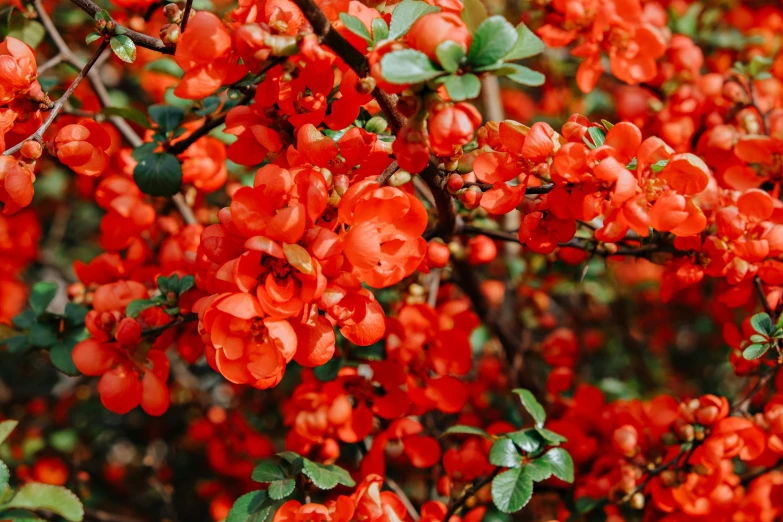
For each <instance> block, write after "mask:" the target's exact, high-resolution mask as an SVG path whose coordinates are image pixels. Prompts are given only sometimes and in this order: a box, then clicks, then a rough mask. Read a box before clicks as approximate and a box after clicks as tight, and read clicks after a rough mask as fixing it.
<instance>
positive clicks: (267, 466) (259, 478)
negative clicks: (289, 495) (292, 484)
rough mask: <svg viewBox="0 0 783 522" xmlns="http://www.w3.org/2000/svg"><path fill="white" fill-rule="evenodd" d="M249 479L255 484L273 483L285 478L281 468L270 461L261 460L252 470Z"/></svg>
mask: <svg viewBox="0 0 783 522" xmlns="http://www.w3.org/2000/svg"><path fill="white" fill-rule="evenodd" d="M251 478H252V479H253V480H255V481H256V482H274V481H276V480H283V479H285V478H287V477H286V474H285V470H284V469H283V467H282V466H280V465H279V464H276V463H275V462H273V461H271V460H262V461H261V462H259V463H258V464H257V465H256V467H255V468H253V474H252V475H251Z"/></svg>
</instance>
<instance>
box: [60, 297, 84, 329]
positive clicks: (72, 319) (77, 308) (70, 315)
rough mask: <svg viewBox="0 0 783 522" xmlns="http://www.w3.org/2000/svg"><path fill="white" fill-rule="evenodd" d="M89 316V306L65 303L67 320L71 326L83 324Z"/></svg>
mask: <svg viewBox="0 0 783 522" xmlns="http://www.w3.org/2000/svg"><path fill="white" fill-rule="evenodd" d="M86 316H87V308H85V307H83V306H82V305H77V304H75V303H68V304H66V305H65V321H66V322H67V323H68V325H69V326H81V325H83V324H84V318H85V317H86Z"/></svg>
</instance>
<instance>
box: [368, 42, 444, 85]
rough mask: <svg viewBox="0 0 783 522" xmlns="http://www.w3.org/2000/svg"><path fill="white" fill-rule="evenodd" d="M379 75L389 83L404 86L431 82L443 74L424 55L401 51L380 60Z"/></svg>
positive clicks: (406, 50) (409, 50) (407, 50)
mask: <svg viewBox="0 0 783 522" xmlns="http://www.w3.org/2000/svg"><path fill="white" fill-rule="evenodd" d="M381 74H382V75H383V78H384V79H385V80H386V81H388V82H390V83H398V84H405V83H419V82H424V81H427V80H431V79H433V78H435V77H437V76H440V75H441V74H443V71H441V70H439V69H438V68H437V67H435V64H433V63H432V62H431V61H430V59H429V58H427V55H426V54H424V53H420V52H419V51H414V50H413V49H403V50H401V51H393V52H391V53H388V54H385V55H384V56H383V58H381Z"/></svg>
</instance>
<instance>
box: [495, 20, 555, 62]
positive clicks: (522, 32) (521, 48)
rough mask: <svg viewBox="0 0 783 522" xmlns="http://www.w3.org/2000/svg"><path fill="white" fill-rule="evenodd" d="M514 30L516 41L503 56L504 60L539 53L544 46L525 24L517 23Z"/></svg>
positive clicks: (518, 58) (519, 58) (517, 58)
mask: <svg viewBox="0 0 783 522" xmlns="http://www.w3.org/2000/svg"><path fill="white" fill-rule="evenodd" d="M516 31H517V41H516V43H515V44H514V47H513V48H512V49H511V51H509V52H508V54H507V55H505V56H504V57H503V59H504V60H506V61H513V60H521V59H523V58H530V57H531V56H535V55H537V54H539V53H541V51H543V50H544V48H545V47H546V46H545V45H544V42H542V41H541V38H539V37H538V36H536V35H535V33H533V31H531V30H530V29H528V28H527V26H526V25H525V24H519V25H518V26H517V29H516Z"/></svg>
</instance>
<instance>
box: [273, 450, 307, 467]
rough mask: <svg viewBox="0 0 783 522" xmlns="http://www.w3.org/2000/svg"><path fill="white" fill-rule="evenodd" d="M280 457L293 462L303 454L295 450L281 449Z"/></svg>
mask: <svg viewBox="0 0 783 522" xmlns="http://www.w3.org/2000/svg"><path fill="white" fill-rule="evenodd" d="M277 456H278V457H280V458H281V459H283V460H284V461H286V462H288V463H289V464H291V463H293V462H294V461H295V460H297V459H301V458H302V456H301V455H299V454H298V453H296V452H295V451H281V452H280V453H278V454H277Z"/></svg>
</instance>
